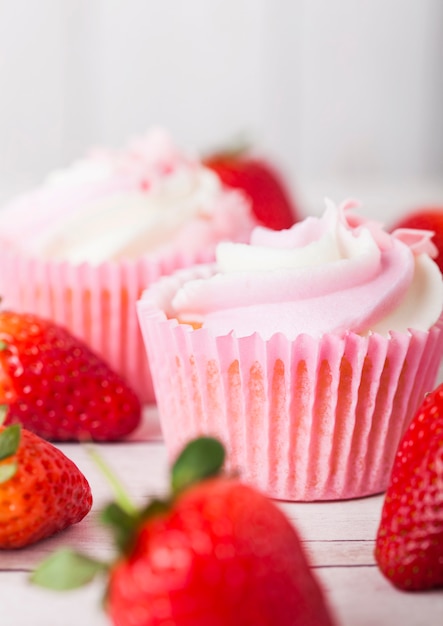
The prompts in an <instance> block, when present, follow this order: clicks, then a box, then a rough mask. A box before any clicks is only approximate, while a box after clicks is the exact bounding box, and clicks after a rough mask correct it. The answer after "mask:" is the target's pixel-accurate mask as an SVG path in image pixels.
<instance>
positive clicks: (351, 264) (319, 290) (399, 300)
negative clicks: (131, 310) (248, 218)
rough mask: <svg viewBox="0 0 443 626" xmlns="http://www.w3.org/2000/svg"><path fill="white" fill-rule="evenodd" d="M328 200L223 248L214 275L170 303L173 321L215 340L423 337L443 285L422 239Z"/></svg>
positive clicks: (422, 234) (424, 235) (421, 234)
mask: <svg viewBox="0 0 443 626" xmlns="http://www.w3.org/2000/svg"><path fill="white" fill-rule="evenodd" d="M354 206H355V204H354V203H349V202H348V203H345V204H343V205H342V206H340V207H338V208H337V207H335V205H334V204H333V203H331V202H330V201H327V208H326V211H325V213H324V214H323V216H322V217H321V218H316V217H308V218H307V219H305V220H304V221H303V222H299V223H297V224H295V225H294V226H293V227H292V228H290V229H289V230H284V231H270V230H268V229H266V228H262V227H258V228H256V229H255V230H254V231H253V233H252V236H251V240H250V244H235V243H223V244H220V245H219V247H218V249H217V271H216V273H215V274H214V275H213V276H211V277H209V278H208V279H198V280H192V281H189V282H187V283H185V284H184V285H183V287H182V288H181V289H180V290H179V291H178V292H177V294H176V295H175V297H174V299H173V302H172V305H173V308H174V310H175V313H176V315H177V316H178V317H179V318H180V320H183V321H186V320H189V321H193V322H201V323H202V324H203V326H204V327H207V328H210V329H212V330H213V331H214V332H215V333H217V334H227V333H229V332H232V331H233V332H235V334H236V335H237V336H247V335H250V334H252V333H253V332H259V333H260V334H261V335H262V336H263V337H264V338H268V337H270V336H272V335H273V334H275V333H277V332H282V333H284V334H285V335H286V336H287V337H289V338H293V337H295V336H296V335H299V334H301V333H307V334H310V335H312V336H321V335H322V334H324V333H340V334H342V333H344V332H346V331H353V332H355V333H359V334H367V333H369V332H372V331H373V332H379V333H382V334H387V333H389V331H391V330H398V331H406V330H407V329H408V328H414V329H418V330H428V329H429V328H430V327H431V326H432V324H434V323H435V322H436V321H437V319H438V317H439V315H440V313H441V310H442V307H443V283H442V278H441V273H440V271H439V269H438V267H437V265H436V264H435V263H434V261H432V258H431V257H432V256H435V254H436V249H435V247H434V245H433V244H432V242H431V241H430V238H431V236H432V233H430V232H428V231H398V232H395V233H393V234H392V235H391V234H389V233H387V232H386V231H384V230H383V228H382V227H381V225H380V224H378V223H375V222H371V221H367V220H364V219H362V218H361V217H359V216H357V215H356V214H354V212H353V211H352V209H353V208H354Z"/></svg>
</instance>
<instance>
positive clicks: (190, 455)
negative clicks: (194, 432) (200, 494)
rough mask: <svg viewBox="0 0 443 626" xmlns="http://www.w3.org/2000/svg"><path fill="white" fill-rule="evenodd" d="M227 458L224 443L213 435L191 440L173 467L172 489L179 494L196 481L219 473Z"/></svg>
mask: <svg viewBox="0 0 443 626" xmlns="http://www.w3.org/2000/svg"><path fill="white" fill-rule="evenodd" d="M224 460H225V450H224V448H223V446H222V444H221V443H220V442H219V441H217V439H213V438H211V437H200V438H199V439H195V440H194V441H191V442H190V443H189V444H188V445H187V446H186V448H184V450H183V451H182V452H181V454H180V455H179V456H178V458H177V459H176V461H175V463H174V465H173V467H172V476H171V483H172V491H173V493H174V494H178V493H180V492H181V491H183V489H187V488H188V487H190V486H191V485H193V484H194V483H196V482H200V481H201V480H204V479H205V478H210V477H211V476H216V475H217V474H219V472H220V470H221V468H222V466H223V463H224Z"/></svg>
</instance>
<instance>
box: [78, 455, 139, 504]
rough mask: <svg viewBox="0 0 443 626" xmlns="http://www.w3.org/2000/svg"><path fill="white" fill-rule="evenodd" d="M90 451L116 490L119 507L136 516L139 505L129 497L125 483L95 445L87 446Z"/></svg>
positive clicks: (114, 490)
mask: <svg viewBox="0 0 443 626" xmlns="http://www.w3.org/2000/svg"><path fill="white" fill-rule="evenodd" d="M87 450H88V453H89V455H90V456H91V458H92V459H93V460H94V463H95V464H96V465H97V467H98V468H99V469H100V471H101V472H102V474H103V476H104V477H105V478H106V480H107V481H108V483H109V484H110V486H111V487H112V490H113V492H114V495H115V498H116V500H117V503H118V505H119V507H120V508H121V509H122V510H123V511H125V513H126V514H127V515H128V516H136V515H137V514H138V510H137V507H136V506H135V505H134V503H133V502H132V501H131V499H130V498H129V496H128V494H127V492H126V490H125V488H124V486H123V484H122V483H121V482H120V480H119V479H118V478H117V476H116V475H115V474H114V472H113V471H112V469H111V468H110V467H109V465H108V464H107V463H106V462H105V460H104V459H103V457H102V456H101V455H100V454H99V453H98V452H97V450H96V449H95V448H93V447H89V446H88V447H87Z"/></svg>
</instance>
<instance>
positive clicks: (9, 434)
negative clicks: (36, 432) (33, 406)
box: [0, 424, 21, 484]
mask: <svg viewBox="0 0 443 626" xmlns="http://www.w3.org/2000/svg"><path fill="white" fill-rule="evenodd" d="M20 435H21V428H20V425H19V424H13V425H12V426H8V427H7V428H5V429H4V430H3V431H2V432H1V433H0V461H4V460H5V459H9V458H10V457H11V456H14V454H15V453H16V452H17V450H18V446H19V444H20ZM17 467H18V466H17V462H16V461H10V462H8V463H2V464H1V465H0V484H2V483H4V482H6V481H7V480H9V479H10V478H12V477H13V476H14V475H15V473H16V472H17Z"/></svg>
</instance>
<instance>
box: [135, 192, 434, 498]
mask: <svg viewBox="0 0 443 626" xmlns="http://www.w3.org/2000/svg"><path fill="white" fill-rule="evenodd" d="M430 237H431V233H429V232H424V231H398V232H397V233H396V234H395V235H389V234H388V233H387V232H386V231H384V230H383V229H382V228H381V226H380V225H379V224H377V223H374V222H370V221H366V220H364V219H363V218H361V217H359V216H358V215H357V214H356V213H354V211H353V204H352V203H347V204H345V205H343V206H341V207H339V208H337V207H336V206H335V205H334V204H333V203H331V202H328V203H327V209H326V211H325V213H324V215H323V216H322V217H321V218H317V217H308V218H306V219H305V220H303V221H302V222H299V223H297V224H295V225H294V226H292V228H290V229H287V230H282V231H273V230H270V229H267V228H263V227H257V228H256V229H254V231H253V232H252V235H251V240H250V243H249V244H245V243H220V244H219V245H218V247H217V261H216V263H215V264H206V265H201V266H200V267H196V268H190V269H184V270H182V271H179V272H177V273H175V274H174V275H172V276H170V277H167V278H162V279H161V280H159V281H158V282H157V283H156V284H155V285H152V286H151V287H150V288H149V289H148V290H146V291H145V292H144V293H143V296H142V298H141V300H140V301H139V303H138V313H139V320H140V325H141V328H142V331H143V336H144V340H145V344H146V349H147V351H148V354H149V357H150V359H151V363H152V366H153V377H154V385H155V389H156V394H157V402H158V407H159V413H160V421H161V426H162V430H163V434H164V438H165V442H166V445H167V448H168V451H169V454H170V455H171V458H172V457H174V456H175V454H176V453H177V452H178V450H179V449H180V448H181V447H182V445H183V444H184V443H185V442H186V441H187V440H189V439H191V438H193V437H195V436H197V435H201V434H210V435H214V436H217V437H220V438H221V439H222V440H223V442H224V443H225V444H226V446H227V448H228V450H229V457H230V459H231V462H232V468H234V469H237V470H239V472H240V475H241V476H242V477H243V478H244V479H245V480H247V481H249V482H251V483H252V484H254V485H256V486H257V487H259V488H261V489H263V490H264V491H265V492H267V493H268V494H269V495H270V496H272V497H275V498H280V499H286V500H326V499H345V498H354V497H360V496H366V495H370V494H375V493H379V492H382V491H383V490H384V489H385V488H386V485H387V480H388V477H389V472H390V469H391V466H392V463H393V459H394V455H395V452H396V450H397V446H398V443H399V441H400V438H401V436H402V434H403V432H404V430H405V428H406V427H407V425H408V423H409V421H410V420H411V418H412V416H413V415H414V413H415V411H416V409H417V407H418V406H419V404H420V403H421V401H422V399H423V396H424V394H425V393H426V392H428V391H431V390H432V388H433V386H434V384H435V380H436V375H437V371H438V367H439V364H440V361H441V357H442V351H443V333H442V327H443V320H442V317H441V313H442V308H443V282H442V276H441V273H440V270H439V268H438V266H437V265H436V263H435V262H434V261H433V260H432V258H431V257H432V256H434V255H435V253H436V250H435V246H433V244H432V243H431V242H430Z"/></svg>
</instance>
